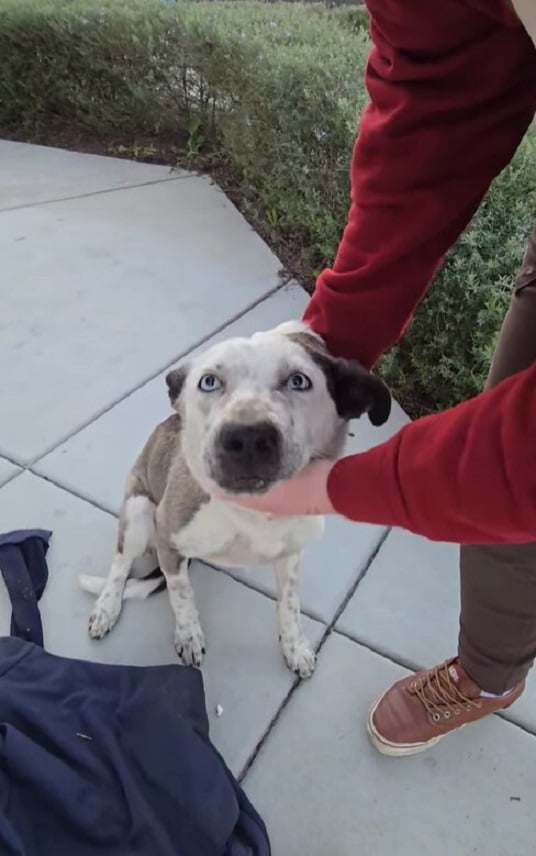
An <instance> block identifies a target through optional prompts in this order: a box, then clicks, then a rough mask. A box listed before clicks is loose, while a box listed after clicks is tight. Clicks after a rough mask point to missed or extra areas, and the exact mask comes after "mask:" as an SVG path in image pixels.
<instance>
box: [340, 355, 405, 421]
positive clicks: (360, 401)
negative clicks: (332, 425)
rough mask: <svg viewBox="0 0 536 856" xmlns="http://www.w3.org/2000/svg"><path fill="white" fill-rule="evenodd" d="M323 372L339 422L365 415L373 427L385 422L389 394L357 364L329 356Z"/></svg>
mask: <svg viewBox="0 0 536 856" xmlns="http://www.w3.org/2000/svg"><path fill="white" fill-rule="evenodd" d="M324 371H325V372H326V377H327V381H328V389H329V391H330V393H331V395H332V397H333V400H334V402H335V407H336V408H337V413H338V414H339V416H340V417H341V418H342V419H357V418H358V417H359V416H362V415H363V413H366V414H367V415H368V418H369V419H370V421H371V423H372V424H373V425H375V426H379V425H383V424H384V423H385V422H387V420H388V419H389V414H390V413H391V393H390V391H389V389H388V387H387V386H386V385H385V384H384V382H383V381H382V380H381V379H380V378H379V377H376V375H373V374H371V372H369V371H367V370H366V369H364V368H363V366H362V365H360V364H359V363H358V362H357V361H354V360H343V359H335V358H332V357H328V359H327V362H326V363H325V368H324Z"/></svg>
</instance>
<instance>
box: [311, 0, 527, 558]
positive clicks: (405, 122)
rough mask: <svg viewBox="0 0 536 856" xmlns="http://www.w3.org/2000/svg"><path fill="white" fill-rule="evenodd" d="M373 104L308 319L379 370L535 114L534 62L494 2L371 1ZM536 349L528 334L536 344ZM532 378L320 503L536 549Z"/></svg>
mask: <svg viewBox="0 0 536 856" xmlns="http://www.w3.org/2000/svg"><path fill="white" fill-rule="evenodd" d="M368 7H369V11H370V13H371V21H372V23H371V33H372V39H373V49H372V52H371V55H370V58H369V62H368V66H367V72H366V84H367V88H368V92H369V95H370V104H369V106H368V107H367V109H366V110H365V112H364V114H363V116H362V119H361V124H360V129H359V135H358V139H357V142H356V145H355V149H354V155H353V160H352V170H351V184H352V205H351V209H350V215H349V220H348V224H347V226H346V229H345V231H344V235H343V238H342V241H341V244H340V246H339V249H338V252H337V257H336V259H335V263H334V265H333V269H328V270H325V271H324V272H323V273H322V274H321V276H320V277H319V279H318V282H317V286H316V290H315V293H314V295H313V297H312V299H311V301H310V304H309V306H308V308H307V310H306V313H305V316H304V318H305V320H306V321H307V323H309V324H310V325H311V326H312V327H313V328H314V329H315V330H316V331H318V332H319V333H320V334H321V335H322V336H324V338H325V339H326V342H327V344H328V346H329V347H330V349H331V351H332V352H333V353H335V354H339V355H344V356H347V357H355V358H358V359H359V360H361V362H363V363H364V364H365V365H367V366H369V367H372V366H374V365H375V363H376V362H377V360H378V359H379V357H380V356H381V354H382V353H383V352H384V351H385V350H386V349H387V348H389V347H390V346H391V345H392V344H394V343H395V342H396V341H397V340H398V339H399V338H400V336H401V335H402V334H403V333H404V330H405V329H406V327H407V325H408V323H409V321H410V320H411V317H412V314H413V312H414V310H415V307H416V306H417V304H418V303H419V302H420V300H421V299H422V297H423V296H424V294H425V292H426V289H427V287H428V284H429V283H430V281H431V279H432V278H433V276H434V274H435V272H436V270H437V268H438V266H439V265H440V263H441V261H442V259H443V256H444V254H445V253H446V252H447V250H448V249H449V248H450V247H451V246H452V245H453V244H454V242H455V241H456V240H457V238H458V236H459V235H460V233H461V232H462V230H463V229H464V228H465V227H466V226H467V224H468V223H469V221H470V219H471V217H472V216H473V214H474V213H475V211H476V210H477V208H478V206H479V204H480V202H481V200H482V197H483V196H484V194H485V192H486V191H487V189H488V187H489V185H490V183H491V181H492V180H493V178H494V177H495V176H496V175H497V174H498V173H499V172H500V171H501V170H502V169H503V168H504V167H505V166H506V165H507V164H508V163H509V161H510V160H511V158H512V156H513V154H514V152H515V150H516V148H517V146H518V145H519V143H520V141H521V139H522V137H523V135H524V133H525V131H526V130H527V128H528V126H529V124H530V122H531V120H532V118H533V116H534V113H535V111H536V51H535V50H534V45H533V43H532V42H531V40H530V38H529V36H528V35H527V33H526V31H525V30H524V28H523V27H522V25H521V24H520V22H519V20H518V19H517V18H516V16H515V14H514V12H513V11H512V8H511V7H510V5H509V4H508V3H507V2H503V0H465V2H464V0H435V2H431V0H368ZM535 335H536V330H535ZM535 382H536V367H535V368H531V369H529V370H528V371H526V372H524V373H521V374H519V375H516V376H514V377H513V378H511V379H508V380H506V381H504V382H503V384H501V385H500V386H499V387H497V388H496V389H495V390H492V391H490V392H487V393H485V394H482V395H481V396H477V397H476V398H474V399H472V400H470V401H468V402H466V403H464V404H462V405H461V406H459V407H457V408H454V409H452V410H448V411H445V412H443V413H440V414H437V415H434V416H430V417H427V418H425V419H422V420H417V421H416V422H414V423H412V424H411V425H408V426H406V427H405V428H404V429H403V430H402V431H401V432H399V434H397V435H396V436H395V437H394V438H393V439H392V440H390V441H389V442H387V443H385V444H382V445H381V446H379V447H377V448H375V449H372V450H370V451H369V452H366V453H364V454H362V455H356V456H352V457H349V458H345V459H343V461H341V462H340V463H338V464H337V465H336V467H335V470H334V472H333V474H332V476H331V478H330V482H329V491H330V498H331V501H332V502H333V504H334V506H335V507H336V509H337V510H338V511H340V512H341V513H342V514H344V515H346V516H347V517H350V518H352V519H355V520H363V521H370V522H374V523H381V524H391V525H398V526H404V527H405V528H407V529H411V530H413V531H415V532H419V533H421V534H423V535H426V536H428V537H430V538H435V539H444V540H449V541H460V542H466V543H468V542H473V543H492V542H518V541H532V540H536V395H535V386H534V385H535Z"/></svg>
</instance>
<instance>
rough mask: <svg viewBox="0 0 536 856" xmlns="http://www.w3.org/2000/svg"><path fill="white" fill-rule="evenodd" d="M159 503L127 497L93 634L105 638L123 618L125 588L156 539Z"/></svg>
mask: <svg viewBox="0 0 536 856" xmlns="http://www.w3.org/2000/svg"><path fill="white" fill-rule="evenodd" d="M154 512H155V505H154V503H153V502H151V500H150V499H149V498H148V497H147V496H129V497H127V498H126V500H125V502H124V503H123V507H122V509H121V514H120V516H119V533H118V538H117V550H116V553H115V556H114V559H113V562H112V566H111V568H110V571H109V573H108V577H107V579H106V583H105V585H104V588H103V590H102V592H101V593H100V595H99V597H98V598H97V601H96V603H95V607H94V609H93V612H92V613H91V616H90V618H89V635H90V636H91V638H92V639H102V637H103V636H105V635H106V634H107V633H108V632H109V631H110V630H111V629H112V627H113V626H114V624H115V622H116V621H117V619H118V618H119V614H120V612H121V606H122V602H123V591H124V588H125V584H126V581H127V578H128V575H129V573H130V570H131V568H132V564H133V562H134V560H135V559H137V558H139V557H140V556H143V554H144V553H145V552H146V550H147V549H148V547H149V546H150V544H151V543H152V541H153V540H154V531H155V525H154Z"/></svg>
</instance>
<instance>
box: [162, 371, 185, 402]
mask: <svg viewBox="0 0 536 856" xmlns="http://www.w3.org/2000/svg"><path fill="white" fill-rule="evenodd" d="M187 374H188V367H187V366H179V367H178V368H177V369H172V370H171V371H170V372H168V373H167V375H166V383H167V388H168V395H169V400H170V401H171V404H172V405H173V406H175V404H176V403H177V401H178V399H179V396H180V394H181V392H182V388H183V386H184V381H185V380H186V375H187Z"/></svg>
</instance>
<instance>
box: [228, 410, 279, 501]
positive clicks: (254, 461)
mask: <svg viewBox="0 0 536 856" xmlns="http://www.w3.org/2000/svg"><path fill="white" fill-rule="evenodd" d="M282 446H283V437H282V434H281V432H280V431H279V429H278V428H276V427H275V425H273V424H272V423H271V422H256V423H255V424H252V425H242V424H238V423H229V424H227V425H224V426H223V427H222V428H221V430H220V432H219V434H218V435H217V438H216V443H215V451H216V472H215V474H214V475H215V479H216V481H217V482H218V483H219V485H220V486H221V487H222V488H224V489H225V490H230V491H234V492H235V493H262V492H263V491H265V490H267V489H268V488H269V487H270V485H271V484H272V483H273V482H274V481H275V480H276V479H277V477H278V475H279V471H280V467H281V450H282Z"/></svg>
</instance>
